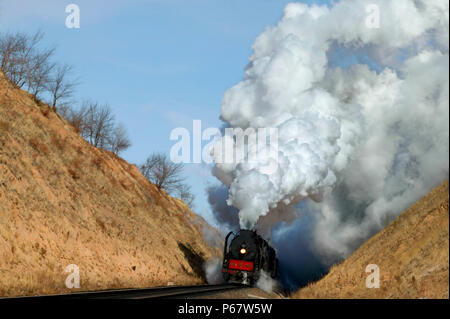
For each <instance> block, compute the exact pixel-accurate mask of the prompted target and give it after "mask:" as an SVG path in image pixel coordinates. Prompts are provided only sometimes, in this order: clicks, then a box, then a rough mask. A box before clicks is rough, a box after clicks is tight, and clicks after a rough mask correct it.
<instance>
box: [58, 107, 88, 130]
mask: <svg viewBox="0 0 450 319" xmlns="http://www.w3.org/2000/svg"><path fill="white" fill-rule="evenodd" d="M59 111H60V113H61V115H62V116H63V117H64V118H65V119H66V120H67V121H68V122H69V123H70V124H72V126H73V127H74V128H75V130H76V131H77V132H78V133H80V135H81V136H83V137H84V136H85V135H86V133H85V132H86V131H87V128H86V126H87V123H86V118H87V112H88V108H87V105H86V104H83V105H82V106H81V107H80V108H79V109H73V108H71V107H70V106H68V105H64V106H63V107H61V108H60V110H59Z"/></svg>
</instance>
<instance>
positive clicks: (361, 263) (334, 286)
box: [293, 181, 449, 298]
mask: <svg viewBox="0 0 450 319" xmlns="http://www.w3.org/2000/svg"><path fill="white" fill-rule="evenodd" d="M448 200H449V188H448V181H447V182H444V183H443V184H442V185H440V186H438V187H436V188H434V189H433V190H432V191H431V192H430V193H429V194H428V195H426V196H425V197H423V198H422V199H421V200H419V201H418V202H417V203H415V204H414V205H412V206H411V207H410V208H408V209H407V210H406V211H405V212H403V213H402V214H401V215H400V216H399V217H398V218H397V219H396V220H395V221H393V222H392V223H391V224H389V225H388V226H387V227H386V228H385V229H384V230H382V231H381V232H379V233H378V234H376V235H375V236H373V237H372V238H370V239H369V240H368V241H367V242H366V243H364V244H363V245H362V246H361V247H360V248H359V249H358V250H356V251H355V252H354V253H353V254H352V255H351V256H350V257H349V258H347V259H346V260H345V261H344V262H343V263H341V264H339V265H336V266H334V267H332V268H331V270H330V272H329V273H328V274H327V275H326V276H325V277H324V278H322V279H321V280H319V281H318V282H315V283H312V284H310V285H308V286H307V287H305V288H303V289H300V290H299V291H298V292H297V293H295V294H294V295H293V297H294V298H449V268H448V267H449V210H448ZM368 264H376V265H378V267H379V270H380V288H372V289H368V288H366V285H365V283H366V278H367V276H368V275H369V273H366V272H365V269H366V266H367V265H368Z"/></svg>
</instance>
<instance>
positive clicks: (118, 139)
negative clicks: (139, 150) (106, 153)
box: [108, 124, 131, 155]
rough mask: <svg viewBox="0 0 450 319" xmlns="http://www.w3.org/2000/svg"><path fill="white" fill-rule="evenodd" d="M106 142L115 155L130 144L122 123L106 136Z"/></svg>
mask: <svg viewBox="0 0 450 319" xmlns="http://www.w3.org/2000/svg"><path fill="white" fill-rule="evenodd" d="M108 144H109V145H108V146H109V149H110V150H111V151H112V152H114V153H115V154H117V155H118V154H119V153H120V152H122V151H124V150H126V149H127V148H129V147H130V146H131V141H130V139H129V138H128V134H127V130H126V128H125V126H124V125H123V124H119V125H117V126H116V127H115V128H114V130H113V132H112V134H111V136H110V137H109V138H108Z"/></svg>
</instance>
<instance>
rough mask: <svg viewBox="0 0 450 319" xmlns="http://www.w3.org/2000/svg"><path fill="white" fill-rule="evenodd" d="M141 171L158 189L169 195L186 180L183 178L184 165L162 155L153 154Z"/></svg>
mask: <svg viewBox="0 0 450 319" xmlns="http://www.w3.org/2000/svg"><path fill="white" fill-rule="evenodd" d="M139 169H140V171H141V173H142V175H144V176H145V177H146V178H147V179H148V180H149V181H150V182H152V183H153V184H155V185H156V187H158V188H159V189H163V190H165V191H167V192H168V193H170V192H172V191H174V190H176V189H177V188H178V187H179V185H180V184H181V183H182V182H183V180H184V178H183V177H182V176H181V173H182V171H183V164H180V163H174V162H172V161H170V160H169V159H168V158H167V156H166V155H165V154H162V153H157V154H152V155H151V156H150V157H149V158H147V160H146V161H145V163H144V164H142V165H141V166H140V167H139Z"/></svg>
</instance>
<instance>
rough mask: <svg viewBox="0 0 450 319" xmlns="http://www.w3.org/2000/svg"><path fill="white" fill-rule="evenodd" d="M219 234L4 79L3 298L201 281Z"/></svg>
mask: <svg viewBox="0 0 450 319" xmlns="http://www.w3.org/2000/svg"><path fill="white" fill-rule="evenodd" d="M205 229H206V230H209V231H210V232H211V233H212V234H216V233H215V230H214V229H212V228H211V227H209V226H208V225H207V224H206V223H205V221H204V220H203V219H202V218H200V217H199V216H197V215H195V214H194V213H193V212H192V211H191V210H190V209H189V208H188V207H187V206H186V205H185V204H184V203H183V202H182V201H180V200H177V199H174V198H171V197H169V196H167V194H166V193H164V192H160V191H158V189H157V188H156V187H155V186H154V185H152V184H151V183H149V182H148V181H147V180H146V179H145V178H144V177H143V176H142V175H141V174H140V172H139V170H138V169H137V167H136V166H135V165H131V164H129V163H127V162H126V161H124V160H122V159H121V158H119V157H117V156H115V155H114V154H113V153H110V152H107V151H103V150H99V149H96V148H94V147H92V146H91V145H89V144H88V143H87V142H86V141H85V140H83V139H82V138H81V137H80V136H79V135H78V134H76V132H75V131H74V129H73V127H71V126H70V125H69V124H68V123H67V122H66V121H64V120H63V119H62V118H60V117H59V116H58V115H57V114H56V113H54V112H50V111H49V107H48V106H47V105H45V104H43V103H41V104H39V105H38V104H36V103H35V101H34V100H33V98H32V97H31V96H30V95H29V94H28V93H26V92H24V91H21V90H17V89H14V88H12V87H11V85H10V84H9V82H7V81H6V80H5V78H4V76H3V75H2V74H0V296H11V295H27V294H45V293H55V292H68V289H67V288H66V287H65V284H64V283H65V279H66V276H67V275H68V274H67V273H65V267H66V266H67V265H69V264H76V265H78V266H79V268H80V271H81V289H80V290H91V289H106V288H118V287H147V286H158V285H167V283H168V282H172V283H174V284H195V283H201V282H203V281H204V279H203V274H202V272H201V269H200V270H199V263H200V262H201V261H202V260H204V259H208V258H210V257H211V256H213V255H216V254H219V253H220V251H219V250H218V249H216V248H211V247H210V246H209V245H208V243H206V242H205V240H204V239H203V236H202V232H203V231H204V230H205Z"/></svg>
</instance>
